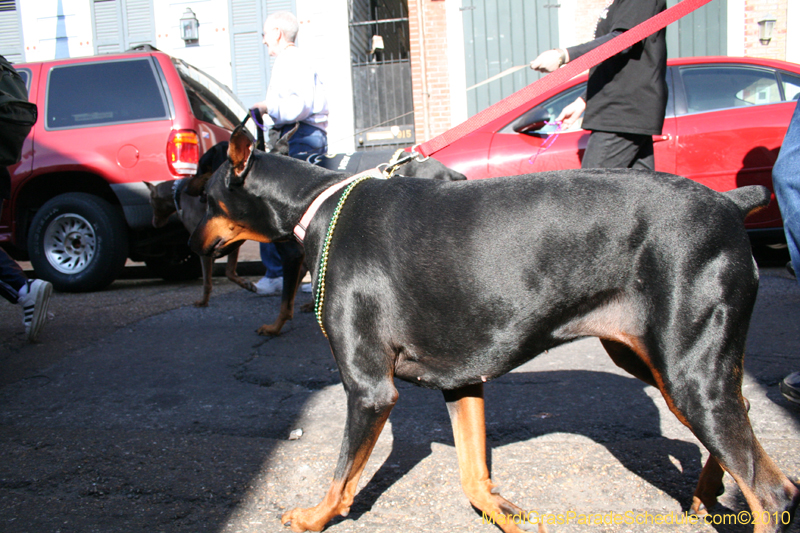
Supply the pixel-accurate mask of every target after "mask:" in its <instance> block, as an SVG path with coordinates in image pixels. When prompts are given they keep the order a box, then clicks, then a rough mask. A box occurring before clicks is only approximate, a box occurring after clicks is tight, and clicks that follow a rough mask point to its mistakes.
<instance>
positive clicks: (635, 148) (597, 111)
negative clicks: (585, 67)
mask: <svg viewBox="0 0 800 533" xmlns="http://www.w3.org/2000/svg"><path fill="white" fill-rule="evenodd" d="M666 7H667V6H666V0H613V1H612V2H610V3H609V4H608V5H607V7H606V8H605V9H604V10H603V12H602V13H601V15H600V19H599V20H598V22H597V28H596V30H595V39H594V40H593V41H590V42H588V43H583V44H579V45H577V46H573V47H570V48H566V49H555V50H548V51H546V52H543V53H542V54H540V55H539V57H537V58H536V59H534V60H533V61H532V62H531V64H530V66H531V68H532V69H534V70H537V71H540V72H552V71H554V70H556V69H557V68H559V67H560V66H562V65H564V64H566V63H568V62H569V61H571V60H574V59H577V58H578V57H580V56H581V55H583V54H585V53H587V52H589V51H590V50H593V49H595V48H597V47H598V46H600V45H601V44H603V43H605V42H607V41H610V40H611V39H613V38H614V37H616V36H617V35H620V34H621V33H623V32H624V31H627V30H629V29H631V28H633V27H634V26H636V25H638V24H640V23H641V22H644V21H645V20H647V19H649V18H651V17H653V16H655V15H657V14H658V13H660V12H662V11H664V10H665V9H666ZM666 71H667V43H666V30H665V29H662V30H660V31H658V32H656V33H654V34H652V35H650V36H649V37H647V38H645V39H644V40H642V41H640V42H638V43H636V44H635V45H633V46H631V47H630V48H628V49H627V50H624V51H622V52H620V53H619V54H617V55H615V56H612V57H610V58H609V59H606V60H605V61H603V62H602V63H600V64H599V65H597V66H596V67H594V68H592V69H591V71H590V73H589V82H588V83H587V86H586V92H585V93H584V95H583V96H581V97H580V98H578V99H577V100H576V101H575V102H573V103H571V104H569V105H568V106H566V107H565V108H564V110H563V111H562V112H561V114H560V115H559V117H557V119H556V120H557V121H561V122H563V125H564V126H565V127H569V126H570V125H572V124H573V123H575V121H577V120H578V118H580V116H581V114H582V113H583V115H584V116H583V125H582V127H583V128H584V129H586V130H589V131H591V136H590V137H589V142H588V144H587V146H586V151H585V153H584V155H583V159H582V161H581V167H582V168H643V169H649V170H654V168H655V166H654V160H653V137H652V136H653V135H660V134H661V129H662V127H663V125H664V110H665V109H666V106H667V83H666Z"/></svg>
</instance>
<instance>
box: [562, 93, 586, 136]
mask: <svg viewBox="0 0 800 533" xmlns="http://www.w3.org/2000/svg"><path fill="white" fill-rule="evenodd" d="M585 109H586V102H584V101H583V98H578V99H577V100H575V101H574V102H572V103H571V104H569V105H568V106H566V107H565V108H564V109H562V110H561V114H560V115H558V118H556V122H561V125H562V128H563V129H565V130H567V129H569V128H570V126H572V125H573V124H575V122H576V121H577V120H578V119H579V118H580V116H581V113H583V111H584V110H585Z"/></svg>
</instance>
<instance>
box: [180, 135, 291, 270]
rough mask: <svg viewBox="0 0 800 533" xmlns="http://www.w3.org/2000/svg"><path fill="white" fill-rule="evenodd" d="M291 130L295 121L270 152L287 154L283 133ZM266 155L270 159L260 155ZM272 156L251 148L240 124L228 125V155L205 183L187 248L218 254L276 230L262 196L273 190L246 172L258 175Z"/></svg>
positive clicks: (263, 238)
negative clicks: (202, 207) (203, 200)
mask: <svg viewBox="0 0 800 533" xmlns="http://www.w3.org/2000/svg"><path fill="white" fill-rule="evenodd" d="M295 131H297V127H295V128H294V129H293V130H292V131H290V132H289V133H287V134H286V135H284V136H283V137H281V138H280V139H278V140H277V141H276V142H275V144H274V146H272V148H271V149H270V153H271V154H277V155H288V154H289V139H290V138H291V136H292V135H294V132H295ZM270 158H271V159H272V164H271V165H270V163H269V161H265V159H270ZM277 159H278V161H280V159H283V158H277ZM286 159H289V158H286ZM275 160H276V158H272V156H271V155H267V154H265V153H264V152H260V151H258V150H256V149H255V142H254V139H253V136H252V135H251V134H250V132H248V131H247V130H246V129H245V128H243V127H242V126H239V127H237V128H236V129H235V130H234V131H233V133H232V134H231V138H230V141H229V144H228V161H227V162H226V163H225V164H224V165H222V166H221V167H220V168H219V170H217V172H215V173H214V175H213V176H212V177H211V179H210V180H208V183H207V184H206V185H205V193H206V204H207V205H206V214H205V216H204V217H203V220H201V221H200V223H199V224H198V226H197V228H195V230H194V232H193V233H192V237H191V239H190V241H189V244H190V246H191V248H192V250H194V251H195V252H197V253H200V254H202V255H213V256H215V257H220V256H222V255H225V254H226V253H228V251H230V250H231V249H232V248H233V247H234V245H238V244H240V243H241V241H245V240H253V241H259V242H272V241H273V240H274V239H276V238H278V237H280V236H281V235H280V233H279V232H277V231H276V230H275V228H276V227H277V226H278V224H277V218H278V216H277V215H276V213H275V209H274V208H273V207H271V204H270V202H269V200H268V199H269V198H271V197H272V196H274V194H271V192H272V191H269V190H267V189H268V187H269V184H268V183H267V180H264V179H255V178H253V177H252V176H251V174H258V175H259V176H263V175H264V174H265V173H266V168H267V167H268V166H275ZM278 166H280V165H278ZM276 172H277V173H280V169H277V170H276Z"/></svg>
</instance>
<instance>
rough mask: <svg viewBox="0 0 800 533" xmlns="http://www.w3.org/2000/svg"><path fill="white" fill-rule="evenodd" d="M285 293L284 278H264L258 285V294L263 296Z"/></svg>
mask: <svg viewBox="0 0 800 533" xmlns="http://www.w3.org/2000/svg"><path fill="white" fill-rule="evenodd" d="M281 292H283V278H268V277H266V276H264V277H263V278H261V279H260V280H258V283H256V294H260V295H261V296H276V295H278V294H280V293H281Z"/></svg>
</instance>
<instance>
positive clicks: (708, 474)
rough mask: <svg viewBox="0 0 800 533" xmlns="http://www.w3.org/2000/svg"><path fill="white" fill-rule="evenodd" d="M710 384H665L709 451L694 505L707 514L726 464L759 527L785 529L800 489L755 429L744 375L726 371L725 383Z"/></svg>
mask: <svg viewBox="0 0 800 533" xmlns="http://www.w3.org/2000/svg"><path fill="white" fill-rule="evenodd" d="M707 385H711V387H706V388H705V389H706V390H703V388H702V387H701V388H698V389H697V390H693V391H692V390H688V389H689V388H691V387H689V386H688V384H687V383H678V384H676V385H675V386H671V387H668V388H666V392H665V391H664V390H662V393H664V395H665V398H667V403H668V404H670V407H671V409H672V411H673V412H675V413H676V414H677V415H678V418H679V419H681V421H682V422H684V424H686V425H687V426H688V427H689V428H690V429H691V430H692V431H693V432H694V434H695V435H696V436H697V438H698V439H700V441H701V442H702V443H703V445H704V446H705V447H706V448H707V449H708V450H709V452H710V453H711V457H710V458H709V460H708V462H707V463H706V466H705V467H704V468H703V472H702V473H701V475H700V481H699V483H698V487H697V491H695V497H694V502H693V505H692V510H693V511H695V512H698V513H699V514H703V511H704V510H703V508H702V507H701V506H700V503H702V504H703V505H704V506H705V507H706V508H710V507H711V506H712V505H713V504H714V503H716V497H717V491H718V490H719V488H720V486H721V480H722V474H723V472H722V469H724V470H726V471H727V472H728V473H729V474H731V476H732V477H733V478H734V479H735V480H736V483H737V484H738V485H739V488H740V489H741V491H742V494H744V497H745V499H746V500H747V503H748V505H749V506H750V516H752V517H753V523H754V524H755V532H756V533H766V532H777V531H783V530H784V529H786V528H787V527H788V524H789V523H791V518H792V516H793V514H794V511H795V509H796V508H797V505H798V503H800V491H798V489H797V487H795V486H794V484H793V483H792V482H791V481H789V479H788V478H787V477H786V476H785V475H784V474H783V473H782V472H781V471H780V470H779V469H778V467H777V466H776V465H775V463H774V462H773V461H772V459H771V458H770V457H769V456H768V455H767V454H766V452H765V451H764V449H763V448H762V447H761V444H760V443H759V442H758V439H757V438H756V436H755V434H754V433H753V429H752V427H751V425H750V420H749V418H748V416H747V408H746V403H745V400H744V398H742V397H741V395H740V394H739V391H740V390H741V378H739V379H736V378H735V377H734V378H728V377H727V376H725V377H724V378H723V381H722V382H721V383H716V384H707ZM708 389H713V390H708ZM698 500H699V501H698ZM768 516H769V517H770V518H769V519H767V517H768Z"/></svg>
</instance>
